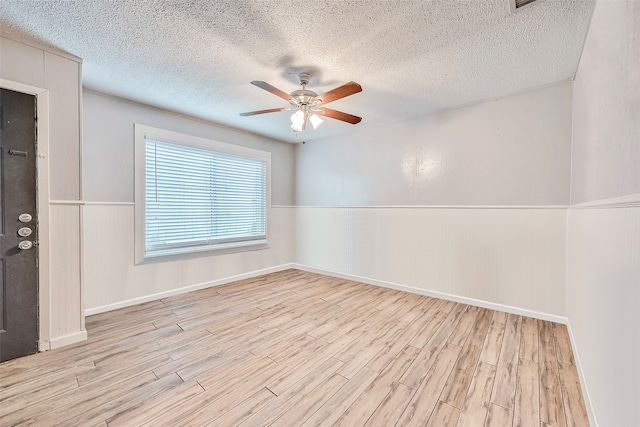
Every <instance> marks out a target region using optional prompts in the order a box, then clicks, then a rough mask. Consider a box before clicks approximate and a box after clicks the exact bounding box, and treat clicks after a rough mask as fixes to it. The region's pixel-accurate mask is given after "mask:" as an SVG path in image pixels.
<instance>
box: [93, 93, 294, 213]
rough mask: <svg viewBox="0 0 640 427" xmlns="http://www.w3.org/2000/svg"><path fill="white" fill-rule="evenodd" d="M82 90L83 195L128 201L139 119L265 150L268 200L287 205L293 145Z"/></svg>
mask: <svg viewBox="0 0 640 427" xmlns="http://www.w3.org/2000/svg"><path fill="white" fill-rule="evenodd" d="M83 94H84V99H83V103H84V110H83V114H84V117H83V121H84V132H83V153H82V155H83V165H84V169H83V170H84V175H83V179H84V186H83V187H84V200H87V201H97V202H133V201H134V197H133V194H134V189H133V187H134V180H133V165H134V151H133V125H134V123H140V124H143V125H147V126H152V127H156V128H160V129H165V130H170V131H173V132H181V133H185V134H189V135H192V136H197V137H201V138H207V139H213V140H216V141H221V142H226V143H229V144H237V145H242V146H245V147H250V148H255V149H258V150H264V151H269V152H270V153H271V184H272V189H271V203H272V204H274V205H291V204H293V191H294V190H293V188H294V181H293V170H294V167H293V162H294V148H293V145H291V144H288V143H285V142H280V141H276V140H273V139H269V138H266V137H262V136H258V135H255V134H252V133H248V132H243V131H240V130H235V129H231V128H227V127H223V126H216V125H214V124H212V123H206V122H203V121H199V120H196V119H192V118H189V117H187V116H182V115H179V114H175V113H170V112H167V111H163V110H159V109H156V108H152V107H148V106H145V105H142V104H138V103H134V102H130V101H125V100H122V99H119V98H113V97H109V96H105V95H102V94H98V93H95V92H91V91H88V90H86V89H85V90H84V91H83Z"/></svg>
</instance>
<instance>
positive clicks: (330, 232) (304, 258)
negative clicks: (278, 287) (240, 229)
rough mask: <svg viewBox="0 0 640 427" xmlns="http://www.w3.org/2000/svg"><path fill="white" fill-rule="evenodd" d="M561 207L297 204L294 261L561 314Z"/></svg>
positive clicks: (536, 310) (415, 286) (563, 227)
mask: <svg viewBox="0 0 640 427" xmlns="http://www.w3.org/2000/svg"><path fill="white" fill-rule="evenodd" d="M565 220H566V209H564V208H558V209H475V208H468V209H455V208H418V207H416V208H392V207H390V208H322V207H299V208H297V209H296V262H298V263H300V264H303V265H306V266H310V267H315V268H318V269H323V270H329V271H335V272H339V273H346V274H351V275H356V276H362V277H366V278H370V279H375V280H380V281H385V282H392V283H395V284H399V285H405V286H411V287H414V288H418V289H423V290H429V291H436V292H441V293H446V294H452V295H456V296H461V297H465V298H472V299H476V300H481V301H486V302H491V303H494V304H502V305H507V306H511V307H518V308H521V309H526V310H531V311H534V312H538V313H544V314H551V315H557V316H564V314H565V311H564V310H565V300H564V294H565V286H564V280H565V261H564V251H565Z"/></svg>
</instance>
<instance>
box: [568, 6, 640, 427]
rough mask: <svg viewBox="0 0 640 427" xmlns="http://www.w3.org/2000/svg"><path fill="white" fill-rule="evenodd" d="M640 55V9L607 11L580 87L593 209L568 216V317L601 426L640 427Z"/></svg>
mask: <svg viewBox="0 0 640 427" xmlns="http://www.w3.org/2000/svg"><path fill="white" fill-rule="evenodd" d="M639 51H640V3H638V2H636V1H616V2H608V1H599V2H598V3H597V4H596V8H595V10H594V14H593V18H592V22H591V28H590V30H589V33H588V35H587V39H586V43H585V47H584V51H583V54H582V60H581V62H580V66H579V68H578V73H577V76H576V81H575V85H574V101H573V102H574V120H573V135H574V138H573V156H572V165H573V173H572V181H571V193H572V201H573V202H574V203H576V202H588V204H589V205H591V206H575V207H572V208H570V209H569V213H568V221H567V316H568V318H569V323H570V325H571V329H572V331H573V336H574V340H575V353H576V356H577V357H578V358H579V361H580V364H581V367H582V373H583V378H584V381H585V383H586V385H587V389H588V391H589V395H590V397H591V404H592V405H591V406H592V408H593V414H594V415H595V417H596V419H597V422H598V423H599V425H601V426H636V425H639V423H640V416H639V415H638V404H637V402H638V399H639V398H640V365H638V360H640V328H639V326H638V325H640V314H639V313H640V311H639V310H638V302H639V301H640V137H639V135H640V80H639V79H640V55H639V54H638V52H639ZM609 198H615V199H614V200H603V199H609ZM621 200H622V202H620V201H621ZM616 202H617V203H618V204H617V205H616V204H613V203H616Z"/></svg>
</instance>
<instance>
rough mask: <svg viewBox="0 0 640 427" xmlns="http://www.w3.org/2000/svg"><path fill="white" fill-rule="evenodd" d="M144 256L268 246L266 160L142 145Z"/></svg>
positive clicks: (159, 143) (148, 141) (149, 143)
mask: <svg viewBox="0 0 640 427" xmlns="http://www.w3.org/2000/svg"><path fill="white" fill-rule="evenodd" d="M144 198H145V209H144V220H145V256H146V257H148V256H157V255H165V254H172V253H181V252H191V251H195V250H204V249H209V248H210V249H216V248H225V247H235V246H240V245H246V244H252V243H260V242H264V243H266V206H267V164H266V161H265V160H264V159H260V158H252V157H245V156H242V155H235V154H229V153H224V152H217V151H210V150H206V149H200V148H194V147H190V146H185V145H178V144H172V143H167V142H163V141H155V140H152V139H146V142H145V191H144Z"/></svg>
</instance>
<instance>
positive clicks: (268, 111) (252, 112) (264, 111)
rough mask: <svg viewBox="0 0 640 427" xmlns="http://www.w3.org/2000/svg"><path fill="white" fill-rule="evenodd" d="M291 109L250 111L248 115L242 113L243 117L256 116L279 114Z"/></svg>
mask: <svg viewBox="0 0 640 427" xmlns="http://www.w3.org/2000/svg"><path fill="white" fill-rule="evenodd" d="M288 109H289V108H270V109H268V110H258V111H249V112H248V113H240V115H241V116H255V115H256V114H266V113H277V112H278V111H284V110H288Z"/></svg>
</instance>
